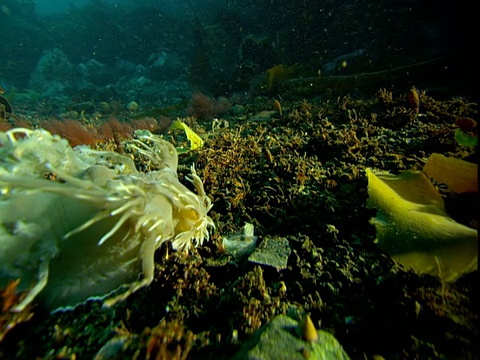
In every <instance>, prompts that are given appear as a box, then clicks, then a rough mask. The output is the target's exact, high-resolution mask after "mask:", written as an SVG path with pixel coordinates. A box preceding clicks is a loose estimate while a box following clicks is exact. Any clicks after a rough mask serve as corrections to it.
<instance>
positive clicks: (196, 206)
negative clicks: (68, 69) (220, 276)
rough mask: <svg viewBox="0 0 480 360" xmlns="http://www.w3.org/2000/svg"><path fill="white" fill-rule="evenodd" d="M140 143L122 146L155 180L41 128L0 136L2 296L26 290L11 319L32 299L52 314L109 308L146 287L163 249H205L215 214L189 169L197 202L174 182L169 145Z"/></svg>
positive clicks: (118, 158) (127, 161)
mask: <svg viewBox="0 0 480 360" xmlns="http://www.w3.org/2000/svg"><path fill="white" fill-rule="evenodd" d="M137 135H138V137H137V139H136V140H133V141H132V142H131V143H130V145H129V146H130V147H131V149H132V151H134V152H137V153H140V154H141V156H143V157H144V158H145V159H146V160H147V161H148V162H149V164H150V167H152V168H155V169H156V170H155V171H150V172H140V171H138V170H137V168H136V167H135V165H134V162H133V160H132V159H131V158H130V157H128V156H125V155H121V154H119V153H115V152H111V151H96V150H92V149H90V148H88V147H81V146H80V147H76V148H74V149H72V148H71V147H70V146H69V144H68V142H67V141H66V140H65V139H62V138H60V137H58V136H56V135H52V134H50V133H49V132H47V131H46V130H43V129H38V130H29V129H20V128H17V129H12V130H9V131H7V132H0V189H1V193H0V287H5V286H6V284H7V283H8V281H10V280H15V279H21V282H20V285H19V287H18V288H19V289H20V290H22V289H23V290H27V289H28V295H27V296H26V298H25V299H24V300H23V301H22V302H21V303H20V304H18V305H17V306H16V307H15V308H14V310H16V311H21V310H22V309H24V308H25V307H26V306H27V305H28V304H30V303H31V302H32V301H33V300H38V302H39V303H41V304H43V306H45V307H46V308H47V309H49V310H52V311H53V310H56V309H61V308H66V307H71V306H75V305H77V304H79V303H82V302H84V301H85V300H87V299H89V298H103V299H104V304H105V305H106V306H111V305H113V304H114V303H116V302H118V301H120V300H123V299H125V298H126V297H128V296H129V295H130V294H132V293H133V292H135V291H137V290H138V289H140V288H142V287H144V286H147V285H149V284H150V283H151V282H152V280H153V276H154V253H155V250H156V249H158V248H159V247H160V246H161V244H163V243H164V242H166V241H171V242H172V247H173V248H174V249H176V250H182V251H186V252H188V250H189V249H190V246H191V245H192V243H193V244H194V245H195V246H198V245H201V244H202V243H203V241H204V240H208V238H209V233H208V228H209V227H214V224H213V221H212V219H211V218H210V217H209V216H208V215H207V213H208V211H209V210H210V208H211V206H212V205H211V201H210V199H209V198H208V197H207V196H206V194H205V191H204V189H203V184H202V181H201V179H200V178H199V177H198V175H197V173H196V172H195V168H194V167H193V166H192V168H191V171H192V172H191V178H190V179H189V180H190V182H191V183H192V184H193V186H194V187H195V189H196V192H197V194H195V193H193V192H192V191H190V190H189V189H188V188H187V187H186V186H184V185H182V184H181V183H180V181H179V180H178V176H177V165H178V158H177V152H176V150H175V148H174V146H173V145H172V144H170V143H169V142H167V141H165V140H163V139H161V138H160V137H157V136H155V135H152V134H150V133H148V132H140V133H138V134H137ZM52 178H54V179H55V180H51V179H52ZM112 294H114V295H112Z"/></svg>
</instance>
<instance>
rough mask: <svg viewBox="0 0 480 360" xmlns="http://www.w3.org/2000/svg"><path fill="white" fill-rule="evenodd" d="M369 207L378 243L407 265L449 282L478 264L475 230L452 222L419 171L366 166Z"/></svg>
mask: <svg viewBox="0 0 480 360" xmlns="http://www.w3.org/2000/svg"><path fill="white" fill-rule="evenodd" d="M367 177H368V194H369V199H368V201H367V205H368V206H369V207H373V208H376V209H377V210H378V211H377V215H376V217H375V218H373V219H372V220H371V222H372V223H373V224H374V225H375V228H376V230H377V243H378V246H379V247H380V248H381V249H383V250H384V251H385V252H387V253H388V254H389V255H390V256H392V258H393V259H395V260H396V261H398V262H399V263H400V264H402V265H403V266H405V267H406V268H412V269H413V270H415V271H417V272H419V273H426V274H431V275H441V277H442V279H443V280H444V281H453V280H455V279H457V278H458V277H460V276H461V275H462V274H464V273H467V272H470V271H472V270H474V269H476V268H477V258H478V256H477V249H478V234H477V231H476V230H475V229H471V228H469V227H467V226H465V225H462V224H459V223H457V222H456V221H454V220H453V219H452V218H451V217H450V216H449V215H448V214H447V213H446V211H445V206H444V203H443V199H442V197H441V196H440V194H439V193H438V192H437V191H436V189H435V188H434V187H433V185H432V184H431V182H430V181H429V180H428V178H427V177H426V176H425V174H424V173H423V172H421V171H406V172H404V173H402V174H399V175H392V174H389V173H386V172H383V173H377V174H374V173H373V171H372V170H370V169H367Z"/></svg>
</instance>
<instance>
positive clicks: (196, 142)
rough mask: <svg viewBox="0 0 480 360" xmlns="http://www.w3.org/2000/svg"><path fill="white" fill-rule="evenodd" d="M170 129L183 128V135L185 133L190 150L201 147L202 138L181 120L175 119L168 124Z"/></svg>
mask: <svg viewBox="0 0 480 360" xmlns="http://www.w3.org/2000/svg"><path fill="white" fill-rule="evenodd" d="M170 129H172V130H175V129H178V130H183V131H185V135H187V139H188V141H189V142H190V150H196V149H200V148H201V147H203V144H204V141H203V139H202V138H201V137H200V136H198V135H197V133H196V132H195V131H193V130H192V129H191V128H190V127H189V126H188V125H187V124H185V123H184V122H183V121H181V120H179V119H177V120H175V121H174V122H173V124H172V125H171V126H170Z"/></svg>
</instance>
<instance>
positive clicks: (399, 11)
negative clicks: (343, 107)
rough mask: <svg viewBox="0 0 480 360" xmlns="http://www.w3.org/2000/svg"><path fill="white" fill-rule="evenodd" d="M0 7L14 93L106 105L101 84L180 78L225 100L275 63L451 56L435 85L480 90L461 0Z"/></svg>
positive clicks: (26, 0) (375, 62) (365, 67)
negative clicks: (28, 92) (92, 100)
mask: <svg viewBox="0 0 480 360" xmlns="http://www.w3.org/2000/svg"><path fill="white" fill-rule="evenodd" d="M1 3H2V5H1V11H0V17H1V19H2V20H1V21H0V37H1V46H2V50H1V56H0V84H1V85H2V86H3V87H4V88H5V89H6V90H7V92H8V91H9V90H10V89H12V88H13V89H15V91H21V90H22V89H30V90H33V91H35V92H36V93H39V94H40V96H60V95H61V96H69V97H72V96H78V95H79V94H80V93H82V92H83V93H88V94H86V95H82V96H90V97H93V98H95V97H100V98H101V97H106V96H108V94H105V93H100V94H99V92H100V90H99V89H100V88H103V87H105V86H108V85H115V86H116V92H117V93H116V94H115V95H116V96H119V97H121V98H122V97H123V98H125V99H124V100H125V101H128V100H129V96H130V97H131V94H130V95H129V94H128V91H129V90H128V89H127V88H125V86H124V85H125V84H126V83H127V82H131V81H132V80H134V82H135V81H136V83H135V84H136V85H131V86H130V89H131V88H136V89H138V88H140V87H142V85H143V84H144V82H145V81H146V82H149V83H150V84H152V82H153V83H155V82H158V81H180V82H181V86H180V85H178V84H177V85H172V89H170V91H173V92H175V91H176V90H178V92H179V93H181V92H185V93H188V91H190V90H191V89H197V90H201V91H204V92H206V93H209V94H211V95H213V96H224V95H226V96H229V95H232V94H234V93H237V92H240V93H245V92H249V91H252V89H255V87H256V82H257V81H258V77H259V76H261V75H262V74H264V73H265V71H266V70H267V69H269V68H271V67H273V66H274V65H277V64H284V65H287V66H290V65H292V64H301V66H302V69H304V72H305V75H307V73H308V75H310V74H317V73H318V71H320V73H322V71H323V74H325V70H326V66H327V65H328V64H331V63H332V61H333V62H335V59H339V57H340V58H341V57H342V56H347V58H348V66H346V67H345V68H341V69H340V70H339V69H338V66H337V67H335V68H334V70H335V71H334V73H333V75H338V74H341V75H348V74H355V73H359V72H375V71H380V70H385V69H391V68H395V67H398V66H405V65H409V64H415V63H419V62H422V61H430V60H433V59H436V58H442V57H446V58H448V66H449V67H450V69H449V70H451V71H450V72H449V76H448V78H447V79H441V84H438V83H437V84H433V85H431V86H441V87H450V88H451V90H452V91H453V92H458V93H459V95H462V94H463V93H468V94H472V93H473V94H474V95H475V94H477V93H478V92H477V85H476V79H477V77H478V76H477V75H478V68H477V65H476V63H475V61H474V57H473V52H474V51H475V50H476V47H478V44H477V42H476V41H475V34H476V31H475V26H476V24H477V23H478V21H477V20H478V14H477V13H476V12H474V11H473V8H472V6H473V5H470V4H469V3H468V2H466V1H463V2H462V1H460V2H459V1H447V0H442V1H411V0H398V1H392V0H388V1H387V0H383V1H366V0H359V1H353V0H349V1H345V0H343V1H331V0H330V1H329V0H325V1H304V0H293V1H280V0H270V1H253V0H244V1H239V0H224V1H220V0H215V1H208V0H197V1H192V0H182V1H172V0H168V1H167V0H165V1H161V0H160V1H153V0H149V1H136V2H133V1H106V0H105V1H100V0H98V1H83V2H80V1H72V2H67V1H53V0H50V1H47V0H44V1H37V3H36V2H35V1H31V0H2V2H1ZM358 53H359V54H360V55H358V56H355V54H358ZM352 54H353V55H352ZM42 59H43V60H42ZM42 61H43V63H42ZM139 79H140V80H139ZM428 80H429V81H431V80H435V79H428ZM153 88H154V87H153ZM180 88H181V89H182V90H181V89H180ZM86 89H89V90H88V91H85V90H86ZM92 89H93V90H92ZM134 91H135V89H134ZM136 91H137V92H138V90H136ZM152 91H154V90H151V92H152ZM92 93H93V94H92ZM142 94H143V95H144V96H145V99H146V100H145V101H153V102H155V101H156V102H158V103H161V102H162V100H159V99H157V100H154V96H152V94H148V91H147V90H144V92H143V93H142ZM142 94H138V93H137V94H136V96H141V95H142ZM148 95H150V96H148ZM185 96H187V95H186V94H185ZM140 100H141V99H140ZM164 100H165V101H167V102H168V101H173V100H171V99H164ZM158 103H157V104H156V105H159V104H158ZM163 105H165V104H163Z"/></svg>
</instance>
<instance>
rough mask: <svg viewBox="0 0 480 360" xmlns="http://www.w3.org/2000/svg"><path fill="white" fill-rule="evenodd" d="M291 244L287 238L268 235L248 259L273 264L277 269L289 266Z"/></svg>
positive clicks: (263, 263)
mask: <svg viewBox="0 0 480 360" xmlns="http://www.w3.org/2000/svg"><path fill="white" fill-rule="evenodd" d="M291 252H292V251H291V250H290V245H289V243H288V240H287V239H286V238H282V237H271V236H267V237H265V239H263V241H262V243H261V244H260V245H259V246H258V247H257V248H256V249H255V251H254V252H253V253H252V255H250V256H249V258H248V261H250V262H253V263H256V264H260V265H268V266H273V267H274V268H276V269H277V270H282V269H285V268H286V267H287V261H288V257H289V256H290V253H291Z"/></svg>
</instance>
